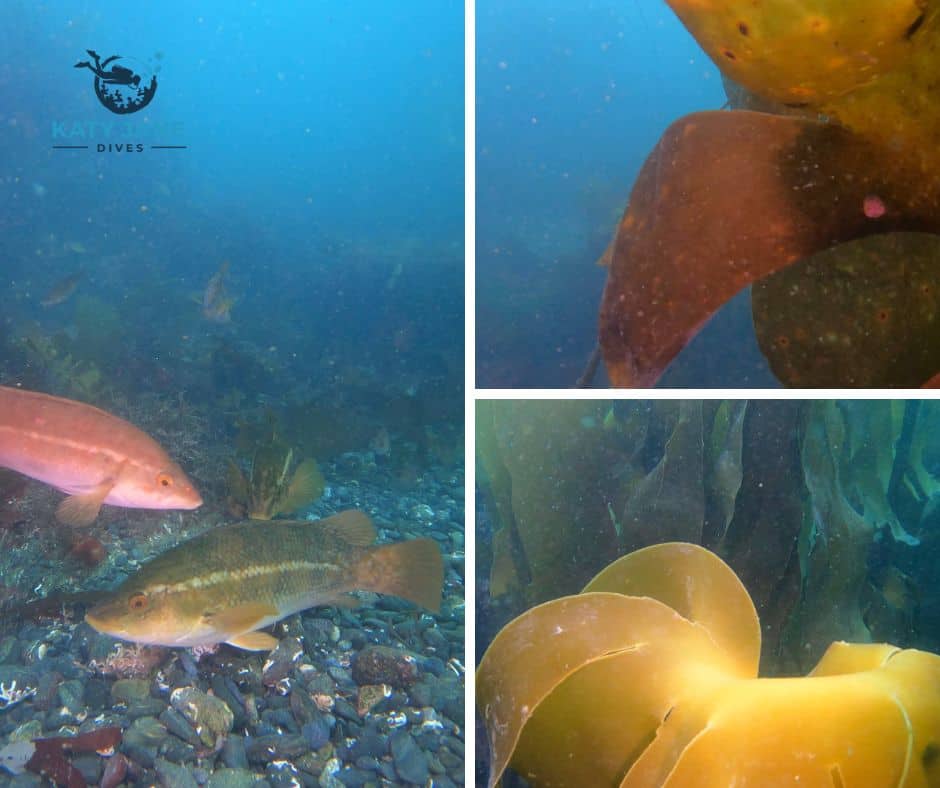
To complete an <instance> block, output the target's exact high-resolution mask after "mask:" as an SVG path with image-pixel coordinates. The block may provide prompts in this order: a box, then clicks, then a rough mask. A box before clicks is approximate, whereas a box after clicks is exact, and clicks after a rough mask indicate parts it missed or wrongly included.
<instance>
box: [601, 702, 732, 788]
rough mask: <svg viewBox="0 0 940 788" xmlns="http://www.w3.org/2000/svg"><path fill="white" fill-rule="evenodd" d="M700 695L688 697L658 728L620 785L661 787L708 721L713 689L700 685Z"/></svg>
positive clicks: (634, 787)
mask: <svg viewBox="0 0 940 788" xmlns="http://www.w3.org/2000/svg"><path fill="white" fill-rule="evenodd" d="M698 689H699V692H700V695H699V697H687V698H683V699H682V701H681V702H680V703H679V704H678V705H677V706H676V707H675V708H673V709H672V710H671V711H670V713H669V715H668V716H667V717H666V719H664V720H663V723H662V725H660V726H659V729H658V730H657V731H656V737H655V738H654V739H653V741H652V742H650V744H649V746H648V747H647V748H646V749H645V750H643V753H642V754H641V755H640V756H639V758H637V759H636V760H635V761H634V763H633V765H632V766H631V767H630V770H629V772H627V774H626V776H625V777H624V779H623V781H622V782H621V783H620V788H649V786H653V785H655V786H661V785H662V784H663V782H664V781H665V780H666V778H667V777H668V776H669V774H670V772H672V770H673V769H674V768H675V765H676V762H677V761H678V760H679V756H681V755H682V753H683V751H684V750H685V748H686V747H688V746H689V743H690V742H691V741H692V740H693V739H695V737H696V736H698V735H699V734H700V733H701V732H702V730H704V728H705V726H706V725H707V724H708V718H709V715H710V714H711V711H712V708H713V701H712V698H713V697H714V692H708V691H704V690H705V688H703V687H699V688H698Z"/></svg>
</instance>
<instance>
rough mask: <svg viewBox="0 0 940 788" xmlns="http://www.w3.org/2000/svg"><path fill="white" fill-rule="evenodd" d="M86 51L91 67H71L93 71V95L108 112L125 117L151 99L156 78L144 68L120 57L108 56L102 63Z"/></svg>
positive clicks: (79, 65) (93, 53) (136, 61)
mask: <svg viewBox="0 0 940 788" xmlns="http://www.w3.org/2000/svg"><path fill="white" fill-rule="evenodd" d="M86 51H87V52H88V54H89V55H91V57H92V59H93V60H94V65H92V64H91V63H89V62H88V61H87V60H82V61H81V62H79V63H76V64H75V68H87V69H89V70H90V71H93V72H94V74H95V95H96V96H97V97H98V101H100V102H101V103H102V104H103V105H104V106H105V107H106V108H107V109H109V110H111V112H116V113H117V114H118V115H128V114H130V113H131V112H137V110H140V109H143V108H144V107H146V106H147V105H148V104H149V103H150V102H151V101H152V100H153V96H154V93H156V92H157V75H156V74H154V73H153V72H152V71H151V70H150V69H149V68H148V67H147V66H146V65H144V64H143V63H141V62H140V61H138V60H135V59H134V58H125V57H121V56H120V55H111V57H109V58H107V59H106V60H102V59H101V58H100V56H99V55H98V53H97V52H95V51H94V50H93V49H88V50H86ZM120 64H124V65H120ZM108 66H110V68H108Z"/></svg>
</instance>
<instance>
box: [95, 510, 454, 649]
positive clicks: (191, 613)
mask: <svg viewBox="0 0 940 788" xmlns="http://www.w3.org/2000/svg"><path fill="white" fill-rule="evenodd" d="M375 537H376V532H375V526H374V525H373V524H372V521H371V520H370V519H369V517H368V515H366V514H365V513H364V512H361V511H358V510H355V509H351V510H348V511H345V512H340V513H339V514H335V515H333V516H332V517H327V518H325V519H323V520H316V521H312V522H311V521H307V520H301V521H292V520H284V521H274V522H268V523H264V524H259V523H257V522H251V521H249V522H242V523H237V524H235V525H229V526H224V527H222V528H216V529H214V530H212V531H209V532H207V533H205V534H202V535H201V536H197V537H196V538H195V539H191V540H189V541H188V542H184V543H183V544H181V545H178V546H177V547H175V548H173V549H172V550H169V551H167V552H166V553H163V554H162V555H160V556H158V557H157V558H155V559H154V560H152V561H150V562H149V563H147V564H145V565H144V566H143V567H141V569H140V571H139V572H138V573H137V574H135V575H133V576H131V577H129V578H128V579H127V580H126V581H125V582H124V583H123V584H122V585H121V586H120V587H118V588H117V589H116V590H115V591H113V592H111V593H110V594H109V595H108V596H107V597H106V598H105V599H104V600H103V601H102V602H100V603H99V604H97V605H95V607H94V608H92V609H91V610H90V611H89V612H88V614H87V616H86V620H87V621H88V623H89V624H91V626H93V627H94V628H95V629H97V630H98V631H99V632H103V633H105V634H108V635H111V636H113V637H116V638H120V639H122V640H130V641H134V642H136V643H149V644H154V645H162V646H206V645H212V644H215V643H222V642H224V643H229V644H231V645H233V646H237V647H238V648H243V649H246V650H250V651H262V650H270V649H272V648H274V647H275V646H276V645H277V640H276V639H275V638H274V637H272V636H271V635H269V634H267V633H264V632H260V631H259V630H260V629H262V628H263V627H267V626H270V625H271V624H273V623H275V622H276V621H280V620H281V619H282V618H284V617H285V616H289V615H291V614H293V613H297V612H299V611H301V610H306V609H307V608H309V607H315V606H319V605H336V604H345V605H348V604H349V603H350V602H352V601H353V600H354V597H350V596H349V592H351V591H356V590H361V591H375V592H378V593H382V594H392V595H394V596H399V597H401V598H403V599H407V600H409V601H410V602H414V603H415V604H416V605H420V606H422V607H424V608H427V609H428V610H431V611H432V612H435V613H436V612H437V611H438V610H439V609H440V603H441V592H442V588H443V584H444V565H443V560H442V558H441V551H440V548H439V547H438V545H437V543H436V542H435V541H434V540H433V539H413V540H411V541H407V542H399V543H396V544H388V545H379V546H376V545H373V542H374V541H375Z"/></svg>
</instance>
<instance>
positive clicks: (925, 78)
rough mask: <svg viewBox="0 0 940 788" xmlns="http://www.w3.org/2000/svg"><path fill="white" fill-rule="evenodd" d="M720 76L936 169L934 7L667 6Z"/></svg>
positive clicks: (939, 10)
mask: <svg viewBox="0 0 940 788" xmlns="http://www.w3.org/2000/svg"><path fill="white" fill-rule="evenodd" d="M668 2H669V5H671V6H672V8H673V10H674V11H675V12H676V14H677V15H678V16H679V18H680V19H681V20H682V22H683V23H684V24H685V26H686V27H687V28H688V29H689V31H690V32H691V33H692V35H693V36H695V38H696V40H697V41H698V43H699V44H700V45H701V46H702V48H703V49H704V50H705V51H706V52H707V53H708V55H709V57H711V59H712V60H713V61H715V64H716V65H717V66H718V67H719V68H720V69H721V70H722V72H723V73H724V74H726V75H727V76H730V77H732V78H733V79H735V80H736V81H738V82H740V83H741V84H742V85H745V86H746V87H748V88H749V89H750V90H752V91H754V92H756V93H758V94H759V95H761V96H762V97H764V98H768V99H771V100H774V101H777V102H781V103H784V104H789V105H791V106H793V107H802V108H804V111H807V112H809V111H815V112H816V113H817V114H821V115H825V116H826V117H828V118H831V119H833V120H835V121H836V122H838V123H840V124H842V125H843V126H845V127H847V128H850V129H852V130H853V131H855V132H856V133H858V134H859V135H860V136H862V137H864V138H865V139H867V140H869V141H871V142H874V143H877V144H880V145H883V146H885V147H890V148H891V149H892V150H893V151H894V152H895V159H896V160H897V159H900V158H902V157H903V158H906V159H907V160H908V161H910V162H919V168H920V171H921V175H922V177H921V179H920V181H919V182H918V183H916V184H914V186H915V187H916V188H918V189H924V190H933V191H934V192H935V193H936V188H937V179H938V175H937V173H938V171H940V156H938V153H940V149H938V146H937V144H936V141H937V136H938V133H940V102H937V101H936V82H935V75H936V73H937V71H938V69H940V47H938V46H937V43H938V38H940V6H938V5H937V3H936V2H934V0H852V2H846V1H845V0H762V2H760V3H755V2H751V0H668Z"/></svg>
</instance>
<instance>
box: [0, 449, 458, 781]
mask: <svg viewBox="0 0 940 788" xmlns="http://www.w3.org/2000/svg"><path fill="white" fill-rule="evenodd" d="M320 467H321V470H322V472H323V476H324V478H325V484H326V486H325V490H324V494H323V497H321V498H320V500H319V501H317V502H316V503H314V504H313V505H312V506H310V507H308V508H307V509H305V510H304V513H306V514H308V515H310V516H316V517H326V516H329V515H330V514H333V513H335V512H337V511H340V510H343V509H349V508H358V509H361V510H364V511H365V512H368V513H369V514H370V515H371V516H372V517H373V519H374V520H375V522H376V525H377V527H378V529H379V541H380V542H393V541H400V540H405V539H411V538H415V537H418V536H421V537H431V538H433V539H434V540H435V541H436V542H437V543H438V545H439V546H440V549H441V552H442V554H443V556H444V566H445V582H444V600H443V605H442V609H441V613H440V615H438V616H433V615H430V614H428V613H424V612H422V611H420V610H417V609H416V608H415V607H414V606H412V605H410V604H408V603H406V602H404V601H402V600H399V599H397V598H394V597H384V596H377V595H375V594H366V595H364V602H363V604H361V605H360V606H359V607H358V608H356V609H352V610H349V609H341V608H333V607H325V608H313V609H310V610H307V611H305V612H304V613H302V614H299V615H294V616H291V617H289V618H287V619H285V620H284V621H282V622H281V623H279V624H278V625H276V626H275V628H274V630H273V631H274V634H275V636H276V637H277V638H278V639H279V640H280V644H279V646H278V648H277V649H276V650H275V651H274V652H272V653H271V654H270V655H269V654H268V653H267V652H258V653H251V652H245V651H240V650H237V649H234V648H231V647H229V646H220V647H218V648H216V649H209V650H208V651H207V652H206V653H202V652H200V651H190V650H186V649H168V648H163V647H157V646H138V645H133V644H129V643H120V642H119V641H116V640H114V639H113V638H111V637H108V636H106V635H102V634H99V633H97V632H95V631H94V630H93V629H92V628H91V627H90V626H88V624H86V623H84V622H83V621H82V617H83V613H84V609H85V606H86V601H87V597H88V595H82V594H68V593H66V594H61V595H59V594H56V595H53V596H51V597H50V598H49V599H48V600H46V604H32V605H27V606H25V607H24V606H23V605H22V603H21V602H17V599H16V598H10V599H6V601H5V602H4V606H3V608H2V615H0V766H2V767H4V768H3V769H2V770H0V785H2V786H6V785H11V786H14V785H15V786H26V785H34V786H35V785H39V784H40V777H39V776H38V775H37V774H35V773H34V772H35V770H36V765H37V763H39V764H41V767H40V768H42V769H44V770H45V771H46V773H47V774H50V775H58V777H57V778H56V780H57V782H58V784H61V785H66V784H68V785H69V786H74V785H84V784H86V783H87V784H88V785H102V786H112V788H113V787H114V786H118V785H152V784H163V785H173V786H195V785H197V784H198V785H203V784H207V785H210V786H217V787H218V786H242V785H245V786H265V785H268V786H276V785H310V786H318V785H319V786H323V785H327V786H335V787H336V788H338V787H339V786H343V785H368V784H370V783H371V784H381V783H383V782H386V783H387V784H388V783H391V784H402V785H412V784H414V785H424V784H426V783H427V782H428V780H429V779H431V778H433V781H434V784H435V785H441V786H447V785H451V786H453V785H460V784H462V783H463V780H464V734H463V719H464V675H463V670H464V668H463V664H462V662H463V658H464V627H463V616H464V593H463V574H464V560H463V549H464V541H463V515H462V509H463V484H464V482H463V468H462V462H456V463H445V462H436V461H433V460H429V461H428V462H427V464H426V465H425V466H424V467H411V466H409V467H405V468H403V467H401V466H400V465H397V464H392V463H390V462H388V461H387V460H385V459H383V458H382V457H377V456H376V455H375V454H374V453H373V452H358V453H357V452H353V453H347V454H344V455H342V456H341V457H339V458H337V459H336V460H334V461H330V462H322V463H321V465H320ZM403 474H404V476H403ZM54 495H55V494H54V493H52V492H50V491H48V490H47V489H46V488H45V487H42V486H38V485H37V486H31V487H30V488H29V491H28V493H27V495H26V496H25V498H24V499H23V502H22V503H23V505H32V506H40V507H42V506H46V505H47V504H49V503H50V502H49V501H47V499H49V498H52V497H53V496H54ZM50 511H51V508H50ZM27 514H28V513H27ZM136 516H139V515H135V514H134V513H132V514H131V515H130V516H128V514H127V511H126V510H124V511H123V512H122V511H121V510H111V513H109V516H108V517H106V518H105V519H106V521H107V530H108V533H107V536H103V537H102V538H105V539H106V541H107V547H108V555H107V558H106V559H105V561H104V562H103V563H101V564H100V565H99V566H98V567H97V569H96V570H95V573H94V576H93V579H88V578H87V577H86V578H85V579H84V580H83V582H82V587H84V588H91V587H96V588H111V587H114V586H115V585H116V584H117V582H118V580H119V579H120V578H122V577H124V576H126V575H127V574H128V573H132V572H133V571H134V570H135V568H136V567H137V566H138V565H139V564H140V563H142V562H144V561H146V560H148V559H149V558H151V557H152V556H153V555H155V554H157V553H160V552H162V551H163V550H165V549H166V548H167V546H168V545H170V544H175V543H176V542H178V541H179V540H181V539H183V538H185V537H186V536H192V535H195V534H196V533H198V532H200V531H202V530H205V529H206V528H208V527H212V525H213V524H214V523H215V522H216V520H217V519H218V515H217V514H216V515H212V516H210V517H209V518H208V520H207V521H205V522H202V521H199V520H197V519H196V518H197V516H198V513H196V514H190V513H187V514H186V515H185V519H183V518H181V517H180V515H179V514H178V513H172V514H168V515H167V516H164V517H162V518H159V519H162V521H163V522H164V525H163V527H162V528H159V529H158V532H157V533H154V532H152V531H151V532H150V533H149V536H145V535H144V534H142V533H140V532H139V531H140V526H139V525H138V526H137V527H134V526H131V527H128V526H127V525H126V524H125V521H126V520H129V519H134V518H135V517H136ZM147 517H148V518H150V520H151V521H152V520H154V518H155V515H152V514H148V515H147ZM184 522H185V530H184V531H183V532H180V527H181V525H183V523H184ZM265 525H266V523H265V522H264V521H259V522H258V523H257V527H258V528H261V529H263V528H264V527H265ZM9 527H10V528H13V529H14V530H15V529H16V528H17V527H19V526H17V524H16V523H15V522H14V523H13V524H11V525H10V526H9ZM171 530H172V535H171V534H170V531H171ZM3 542H4V544H5V550H6V551H7V552H8V553H9V555H10V558H11V563H10V564H9V566H8V567H7V568H6V569H5V570H4V572H3V577H2V579H3V581H4V583H7V584H8V585H7V586H5V592H9V593H14V592H16V593H17V597H20V596H21V594H20V592H21V591H22V589H23V588H24V587H29V588H32V587H34V586H35V587H38V588H40V590H41V591H42V592H43V593H46V592H48V591H49V589H50V585H51V584H52V583H53V582H54V581H55V579H56V578H62V577H63V576H68V575H70V574H72V575H75V574H79V575H84V573H85V572H86V571H87V570H82V569H81V568H80V564H78V563H77V561H76V559H77V558H78V556H64V557H59V556H57V555H50V554H48V553H46V552H45V549H46V548H47V547H48V546H47V545H46V544H45V543H44V542H43V541H42V540H28V541H26V542H25V543H20V542H19V540H18V539H17V538H16V534H15V533H12V534H9V535H8V534H7V533H6V532H5V533H4V536H3ZM14 570H15V571H14ZM14 575H16V576H15V577H14ZM24 584H25V586H24ZM14 586H15V588H14ZM73 587H74V586H73ZM17 589H19V591H17ZM92 731H94V732H93V733H92ZM86 733H87V734H88V735H86V736H83V734H86ZM69 734H74V735H75V736H76V737H77V738H76V739H73V740H68V741H67V742H62V741H61V740H58V739H56V738H55V737H59V736H63V735H69ZM37 739H38V740H39V741H40V742H41V741H42V740H43V739H45V740H46V742H45V743H43V744H41V745H40V744H37V742H36V741H35V740H37ZM30 742H32V743H30ZM18 743H19V744H18ZM23 743H26V744H23ZM26 748H32V749H30V750H27V749H26ZM32 750H35V751H36V752H39V753H40V754H41V758H40V759H39V760H38V761H34V762H33V765H32V766H31V771H25V772H24V763H25V760H26V758H29V757H30V754H31V753H32ZM27 753H29V754H27ZM24 754H25V757H24ZM14 774H15V775H16V776H13V775H14ZM79 779H80V780H81V781H82V782H78V780H79ZM69 780H72V781H71V782H70V781H69ZM42 784H49V782H48V781H46V780H43V781H42Z"/></svg>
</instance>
